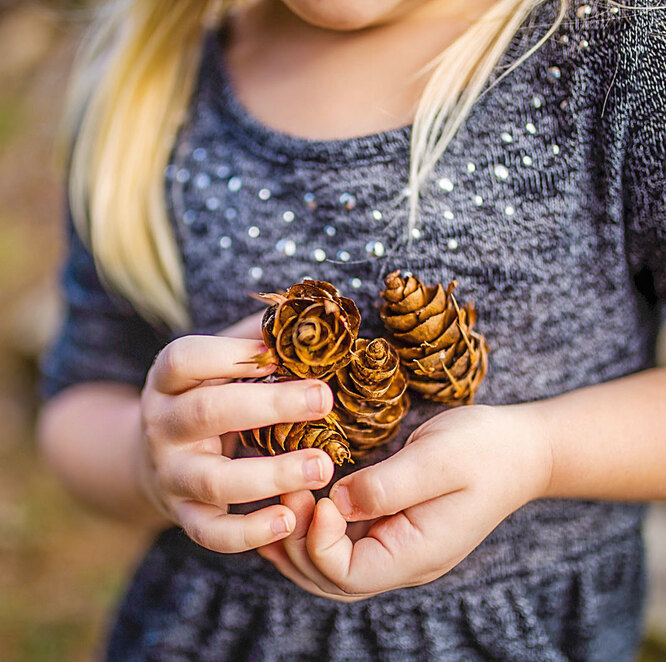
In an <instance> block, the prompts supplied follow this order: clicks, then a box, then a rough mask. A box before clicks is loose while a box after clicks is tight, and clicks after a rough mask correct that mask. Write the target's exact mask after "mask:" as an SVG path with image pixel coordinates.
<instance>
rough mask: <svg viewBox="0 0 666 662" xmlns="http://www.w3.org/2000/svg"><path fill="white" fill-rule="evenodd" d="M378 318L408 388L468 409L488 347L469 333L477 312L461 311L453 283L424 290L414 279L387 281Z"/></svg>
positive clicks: (396, 277) (471, 308) (477, 335)
mask: <svg viewBox="0 0 666 662" xmlns="http://www.w3.org/2000/svg"><path fill="white" fill-rule="evenodd" d="M385 284H386V290H384V291H383V292H382V297H383V298H384V301H385V303H384V305H383V306H382V309H381V318H382V321H383V322H384V326H385V327H386V329H387V331H388V332H389V333H390V336H391V341H392V342H393V344H394V345H395V347H396V350H397V352H398V354H399V355H400V359H401V360H402V364H403V366H405V368H406V369H407V371H408V373H409V385H410V387H411V388H413V389H414V390H415V391H418V392H420V393H423V394H424V395H425V397H427V398H429V399H431V400H437V401H438V402H442V403H444V404H446V405H450V406H455V405H460V404H470V403H471V402H472V401H473V399H474V394H475V393H476V390H477V389H478V387H479V384H480V383H481V381H482V380H483V378H484V376H485V374H486V371H487V369H488V345H487V343H486V340H485V338H484V337H483V336H482V335H481V334H480V333H477V332H475V331H473V327H474V323H475V322H476V310H475V309H474V306H472V304H471V303H470V304H468V305H467V306H465V307H464V308H460V306H459V305H458V302H457V301H456V299H455V297H454V296H453V290H454V289H455V288H456V285H457V283H456V281H452V282H451V283H449V286H448V287H447V288H446V290H444V288H443V287H442V285H441V283H438V284H437V285H433V286H426V285H424V284H423V283H422V282H421V281H420V280H419V279H418V278H415V277H414V276H409V277H408V278H402V277H401V276H400V272H399V271H396V272H394V273H391V274H389V275H388V276H387V277H386V281H385Z"/></svg>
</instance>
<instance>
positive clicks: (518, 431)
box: [506, 402, 554, 503]
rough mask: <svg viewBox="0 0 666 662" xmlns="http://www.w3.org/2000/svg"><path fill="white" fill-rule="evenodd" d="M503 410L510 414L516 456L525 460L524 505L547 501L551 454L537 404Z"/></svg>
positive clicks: (538, 403) (550, 440) (551, 462)
mask: <svg viewBox="0 0 666 662" xmlns="http://www.w3.org/2000/svg"><path fill="white" fill-rule="evenodd" d="M506 409H508V410H511V413H512V420H513V424H512V431H511V434H513V435H514V438H517V439H518V440H519V447H518V453H519V454H520V455H522V456H523V459H527V460H528V462H527V466H526V467H521V469H522V470H524V471H527V472H528V476H529V478H530V480H529V484H528V487H527V491H526V498H525V503H527V502H529V501H534V500H536V499H544V498H548V497H550V496H551V491H552V481H553V468H554V451H553V441H552V437H551V435H550V430H549V426H548V424H547V417H546V416H545V415H544V411H543V408H542V406H541V403H540V402H528V403H522V404H518V405H509V406H507V407H506ZM521 464H522V463H521Z"/></svg>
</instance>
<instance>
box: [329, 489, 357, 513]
mask: <svg viewBox="0 0 666 662" xmlns="http://www.w3.org/2000/svg"><path fill="white" fill-rule="evenodd" d="M331 500H332V501H333V503H334V504H335V505H336V507H337V509H338V510H339V511H340V512H341V513H342V515H343V516H344V517H351V515H352V513H353V512H354V508H353V506H352V505H351V500H350V499H349V490H348V489H347V488H346V487H345V486H344V485H342V486H340V487H338V488H337V489H336V490H335V492H334V493H333V494H331Z"/></svg>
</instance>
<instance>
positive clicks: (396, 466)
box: [259, 405, 552, 602]
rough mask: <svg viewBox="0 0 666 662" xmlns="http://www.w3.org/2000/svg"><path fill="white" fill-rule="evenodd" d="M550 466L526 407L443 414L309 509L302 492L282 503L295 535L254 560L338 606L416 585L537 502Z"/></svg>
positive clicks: (539, 432)
mask: <svg viewBox="0 0 666 662" xmlns="http://www.w3.org/2000/svg"><path fill="white" fill-rule="evenodd" d="M551 465H552V455H551V449H550V445H549V442H548V437H547V435H546V434H544V432H543V426H542V424H541V422H540V420H539V418H538V415H537V414H535V413H534V412H533V410H532V408H531V407H530V405H514V406H508V407H486V406H471V407H464V408H460V409H454V410H450V411H447V412H444V413H442V414H440V415H438V416H435V417H434V418H432V419H431V420H429V421H428V422H426V423H425V424H424V425H422V426H421V427H420V428H418V429H417V430H416V431H415V432H414V433H413V435H412V436H411V438H410V440H409V442H408V444H407V446H405V448H403V449H402V450H400V451H399V452H398V453H396V454H395V455H394V456H392V457H390V458H388V459H387V460H385V461H383V462H381V463H379V464H376V465H374V466H370V467H367V468H364V469H361V470H360V471H358V472H356V473H354V474H351V475H349V476H346V477H344V478H342V479H341V480H340V481H338V483H336V484H335V486H334V487H333V488H332V490H331V498H330V499H322V500H321V501H319V503H317V505H316V507H315V502H314V497H313V496H312V494H311V493H310V492H308V491H305V492H297V493H292V494H288V495H285V496H284V497H283V503H284V504H285V505H287V506H288V507H289V508H291V509H292V510H293V512H294V513H295V514H296V520H297V524H296V529H295V530H294V532H293V533H292V534H291V535H290V536H289V537H288V538H286V539H284V540H282V541H280V542H277V543H273V544H271V545H267V546H265V547H262V548H260V550H259V553H260V554H262V556H264V557H265V558H267V559H269V560H270V561H272V562H273V563H274V564H275V566H276V567H277V568H278V569H279V570H280V572H282V574H284V575H285V576H286V577H288V578H289V579H291V580H292V581H294V582H295V583H296V584H298V585H299V586H301V587H302V588H304V589H305V590H307V591H309V592H310V593H314V594H315V595H319V596H324V597H327V598H331V599H335V600H340V601H345V602H351V601H356V600H361V599H364V598H368V597H371V596H373V595H376V594H378V593H383V592H385V591H390V590H393V589H397V588H403V587H406V586H417V585H421V584H425V583H427V582H430V581H433V580H434V579H437V578H438V577H441V576H442V575H443V574H445V573H446V572H448V571H449V570H451V569H452V568H453V567H454V566H456V565H457V564H458V563H460V561H462V560H463V559H464V558H465V557H466V556H467V555H468V554H469V553H470V552H471V551H472V550H473V549H474V548H475V547H476V546H477V545H478V544H479V543H480V542H481V541H482V540H483V539H484V538H486V537H487V536H488V534H489V533H490V532H491V531H492V530H493V529H494V528H495V527H496V526H497V525H498V524H499V523H500V522H501V521H502V520H503V519H505V518H506V517H507V516H508V515H510V514H511V513H512V512H514V511H515V510H517V509H518V508H520V507H521V506H522V505H524V504H525V503H527V502H528V501H531V500H532V499H536V498H539V497H541V496H543V495H544V493H545V492H546V490H547V487H548V483H549V480H550V473H551ZM373 520H375V521H373ZM349 522H354V523H355V524H351V525H350V526H349V528H348V523H349ZM362 522H367V524H366V525H365V527H364V528H363V524H361V523H362ZM359 527H362V528H361V535H360V536H359V534H358V530H359ZM354 528H356V532H355V533H356V535H355V533H354ZM357 536H358V539H356V540H355V541H354V539H355V538H357Z"/></svg>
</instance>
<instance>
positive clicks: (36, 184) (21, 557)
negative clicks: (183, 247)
mask: <svg viewBox="0 0 666 662" xmlns="http://www.w3.org/2000/svg"><path fill="white" fill-rule="evenodd" d="M86 5H87V3H86V2H84V1H81V2H73V1H70V2H66V1H64V0H62V1H60V2H59V1H57V0H52V1H51V2H46V1H44V2H26V1H25V0H24V1H20V2H12V1H6V0H0V310H2V314H1V315H0V661H1V662H36V661H42V660H44V661H49V662H50V661H61V660H62V661H66V662H77V661H79V660H81V661H83V660H91V659H96V658H97V657H98V654H99V650H100V642H101V641H103V638H104V632H105V628H106V624H107V622H108V619H109V617H110V613H111V609H112V607H113V604H114V603H115V602H116V600H117V599H118V597H119V596H120V595H121V593H122V591H123V586H124V582H125V580H126V576H127V573H128V572H129V570H130V569H131V566H132V565H133V563H135V562H136V560H137V559H138V557H139V555H140V553H141V551H142V549H143V548H144V546H145V542H146V541H144V540H142V538H141V536H140V535H138V534H137V533H136V532H134V531H132V530H130V529H128V528H125V527H123V526H120V525H117V524H114V523H110V522H107V521H104V520H100V519H98V518H96V517H95V516H93V515H92V514H89V513H87V512H86V511H84V510H83V509H82V508H81V507H80V506H78V505H77V504H76V503H75V502H74V501H72V500H71V499H69V498H68V497H67V495H65V494H64V493H63V491H62V490H61V488H60V487H59V486H58V484H57V483H56V481H55V480H54V479H53V477H52V476H51V475H50V474H49V473H48V471H47V470H46V469H45V468H44V467H43V466H42V465H41V464H40V462H39V459H38V457H37V454H36V450H35V445H34V434H33V427H34V421H35V413H36V406H37V398H36V380H37V367H36V357H37V355H38V354H39V352H40V351H41V349H42V348H43V346H44V345H45V343H46V342H47V340H48V337H49V335H50V334H51V333H52V331H53V329H54V327H55V326H56V325H57V321H58V316H59V305H58V295H57V282H56V272H57V268H58V264H59V260H60V256H61V250H62V236H61V234H62V233H61V220H62V214H61V210H62V182H63V180H62V172H61V169H60V167H59V165H58V163H57V160H56V155H55V148H54V144H55V137H56V133H57V128H58V122H59V120H60V113H61V109H62V104H63V96H64V90H65V87H66V84H67V78H68V72H69V69H70V66H71V62H72V59H73V57H74V53H75V48H76V44H77V42H78V39H79V38H80V35H81V32H82V30H83V28H84V27H85V24H86V20H87V17H88V13H87V12H88V10H87V8H86ZM664 355H665V356H666V352H664ZM647 536H648V541H649V550H650V553H651V559H652V566H653V571H652V581H651V587H652V599H651V608H650V611H649V614H648V619H647V626H646V627H647V637H646V643H645V647H644V651H643V654H642V662H648V661H650V662H657V661H660V662H666V643H665V642H666V507H664V506H660V507H658V508H655V509H654V510H653V512H652V515H651V518H650V521H649V524H648V527H647ZM535 662H538V661H535ZM609 662H614V661H612V660H609Z"/></svg>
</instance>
